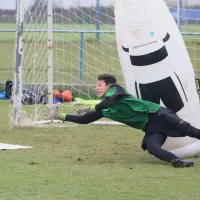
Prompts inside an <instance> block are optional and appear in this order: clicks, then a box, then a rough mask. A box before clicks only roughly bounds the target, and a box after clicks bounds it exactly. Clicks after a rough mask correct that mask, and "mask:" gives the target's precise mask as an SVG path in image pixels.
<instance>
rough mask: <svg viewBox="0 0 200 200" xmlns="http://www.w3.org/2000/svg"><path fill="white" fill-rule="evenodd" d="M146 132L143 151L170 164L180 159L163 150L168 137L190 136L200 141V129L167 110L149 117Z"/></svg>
mask: <svg viewBox="0 0 200 200" xmlns="http://www.w3.org/2000/svg"><path fill="white" fill-rule="evenodd" d="M144 131H145V137H144V139H143V142H142V147H143V149H144V150H148V152H149V153H150V154H153V155H154V156H156V157H157V158H159V159H161V160H165V161H168V162H171V161H172V160H174V159H178V157H177V156H176V155H174V154H173V153H171V152H168V151H166V150H164V149H162V148H161V146H162V145H163V144H164V142H165V140H166V139H167V136H169V137H185V136H189V137H193V138H197V139H200V129H197V128H195V127H193V126H191V125H190V124H189V123H188V122H185V121H183V120H182V119H180V118H179V117H178V116H177V115H176V114H175V113H174V112H172V111H171V110H169V109H166V108H160V110H159V111H157V112H156V113H154V114H150V115H149V122H148V124H147V126H146V128H145V130H144Z"/></svg>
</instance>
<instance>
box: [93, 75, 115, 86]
mask: <svg viewBox="0 0 200 200" xmlns="http://www.w3.org/2000/svg"><path fill="white" fill-rule="evenodd" d="M97 80H98V81H104V82H105V83H106V85H108V84H113V83H116V82H117V80H116V78H115V77H114V76H113V75H111V74H100V75H99V76H98V78H97Z"/></svg>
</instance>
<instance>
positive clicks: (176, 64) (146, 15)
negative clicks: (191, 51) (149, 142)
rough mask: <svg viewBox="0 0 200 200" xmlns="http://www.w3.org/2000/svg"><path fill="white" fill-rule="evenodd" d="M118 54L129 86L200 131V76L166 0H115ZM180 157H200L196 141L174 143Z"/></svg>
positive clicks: (170, 140) (172, 146)
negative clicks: (198, 84)
mask: <svg viewBox="0 0 200 200" xmlns="http://www.w3.org/2000/svg"><path fill="white" fill-rule="evenodd" d="M115 28H116V39H117V45H118V53H119V58H120V63H121V66H122V71H123V74H124V78H125V82H126V87H127V89H128V91H129V92H130V93H132V94H133V95H135V96H137V97H138V98H141V99H145V100H149V101H152V102H155V103H158V104H161V105H163V106H165V107H167V108H169V109H171V110H173V111H174V112H176V113H177V114H178V115H179V116H180V117H181V118H183V119H184V120H186V121H188V122H190V123H191V124H192V125H194V126H195V127H197V128H200V123H199V122H200V106H199V96H198V94H197V90H196V84H195V74H194V70H193V66H192V63H191V61H190V58H189V55H188V52H187V49H186V46H185V43H184V40H183V38H182V36H181V33H180V31H179V29H178V28H177V25H176V23H175V21H174V19H173V17H172V15H171V13H170V11H169V9H168V8H167V6H166V4H165V2H164V1H163V0H115ZM163 148H166V149H168V150H172V151H173V152H174V153H175V154H176V155H178V156H180V157H189V156H194V155H196V154H198V153H200V142H199V141H198V140H196V139H194V138H189V137H185V138H168V139H167V141H166V142H165V144H164V145H163Z"/></svg>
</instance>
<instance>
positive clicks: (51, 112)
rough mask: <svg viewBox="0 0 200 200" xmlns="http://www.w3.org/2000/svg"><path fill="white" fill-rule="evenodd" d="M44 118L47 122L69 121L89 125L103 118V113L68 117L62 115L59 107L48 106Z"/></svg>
mask: <svg viewBox="0 0 200 200" xmlns="http://www.w3.org/2000/svg"><path fill="white" fill-rule="evenodd" d="M44 116H45V119H46V120H53V119H60V120H62V121H69V122H74V123H78V124H88V123H91V122H94V121H96V120H98V119H100V118H102V115H101V112H88V113H86V114H84V115H68V114H66V113H60V112H59V111H58V106H56V105H52V106H50V105H47V106H46V107H45V112H44Z"/></svg>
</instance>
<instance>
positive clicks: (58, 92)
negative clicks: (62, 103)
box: [53, 90, 62, 98]
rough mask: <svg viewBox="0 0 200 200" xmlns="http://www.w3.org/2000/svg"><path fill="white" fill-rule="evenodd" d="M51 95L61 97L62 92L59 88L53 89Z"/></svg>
mask: <svg viewBox="0 0 200 200" xmlns="http://www.w3.org/2000/svg"><path fill="white" fill-rule="evenodd" d="M53 96H54V97H57V98H62V93H61V92H60V91H59V90H54V91H53Z"/></svg>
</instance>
